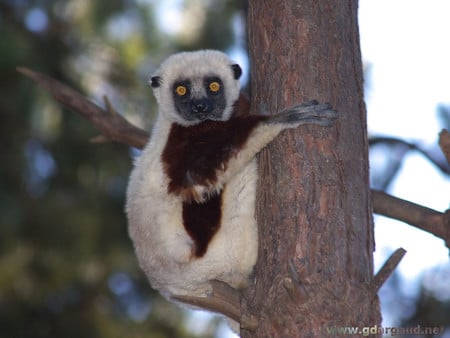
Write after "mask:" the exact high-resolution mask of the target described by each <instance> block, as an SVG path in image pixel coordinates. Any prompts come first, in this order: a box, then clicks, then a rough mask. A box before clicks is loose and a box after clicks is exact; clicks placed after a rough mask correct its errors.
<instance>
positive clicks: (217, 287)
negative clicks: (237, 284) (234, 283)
mask: <svg viewBox="0 0 450 338" xmlns="http://www.w3.org/2000/svg"><path fill="white" fill-rule="evenodd" d="M211 284H212V287H213V292H212V294H211V295H209V296H208V297H192V296H176V295H175V296H171V297H170V298H171V299H173V300H176V301H178V302H181V303H185V304H188V305H193V306H195V307H200V308H202V309H206V310H210V311H212V312H216V313H220V314H223V315H225V316H227V317H228V318H231V319H233V320H235V321H236V322H238V323H241V325H244V326H248V325H250V326H251V325H253V324H252V323H250V322H248V320H247V322H245V323H243V321H242V318H241V308H240V296H239V291H237V290H236V289H233V288H232V287H230V286H229V285H228V284H226V283H224V282H221V281H218V280H213V281H211Z"/></svg>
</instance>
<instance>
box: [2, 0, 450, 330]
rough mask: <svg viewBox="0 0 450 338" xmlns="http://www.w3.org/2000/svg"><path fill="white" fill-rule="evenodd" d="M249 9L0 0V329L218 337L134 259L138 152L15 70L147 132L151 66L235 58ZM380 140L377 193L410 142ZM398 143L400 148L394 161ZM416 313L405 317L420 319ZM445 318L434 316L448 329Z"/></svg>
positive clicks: (229, 1) (195, 1) (214, 1)
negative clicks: (132, 195) (130, 202)
mask: <svg viewBox="0 0 450 338" xmlns="http://www.w3.org/2000/svg"><path fill="white" fill-rule="evenodd" d="M171 6H177V7H178V8H182V9H183V10H182V11H172V10H171ZM245 8H246V1H238V0H226V1H224V0H208V1H201V0H177V1H156V0H97V1H88V0H40V1H39V0H35V1H27V0H0V37H1V38H0V74H1V78H0V135H1V136H0V137H1V140H2V142H1V143H0V147H1V151H0V338H3V337H5V338H6V337H7V338H15V337H20V338H27V337H33V338H44V337H45V338H47V337H64V338H70V337H74V338H75V337H77V338H78V337H84V338H89V337H95V338H103V337H104V338H111V337H129V338H133V337H147V338H150V337H194V336H195V337H214V336H218V335H220V333H219V331H220V330H221V329H223V327H222V326H220V325H219V324H218V323H217V321H210V320H209V319H208V320H205V321H203V320H202V321H201V320H200V317H193V315H192V313H191V312H187V311H184V310H181V309H179V308H178V307H175V306H173V305H171V304H169V303H168V302H166V301H165V300H164V299H162V298H161V297H160V296H159V295H158V294H157V293H156V292H154V291H152V290H151V288H150V287H149V285H148V282H147V280H146V278H145V276H144V274H143V273H142V272H141V271H140V270H139V268H138V265H137V260H136V258H135V256H134V252H133V248H132V245H131V241H130V240H129V238H128V233H127V228H126V219H125V214H124V195H125V189H126V184H127V179H128V175H129V172H130V169H131V164H132V157H133V156H135V155H136V151H135V150H133V149H130V148H128V147H126V146H124V145H118V144H113V143H107V144H91V143H89V139H91V138H93V137H95V136H96V135H98V132H97V131H96V130H95V129H94V128H93V127H92V126H91V125H90V124H89V123H88V122H86V121H84V120H82V119H81V118H80V117H79V116H77V115H75V114H73V113H72V112H68V111H66V110H65V109H64V108H62V107H61V106H60V105H59V104H57V103H56V102H55V101H54V100H53V99H52V98H51V97H50V96H49V95H48V94H47V93H46V92H45V91H44V90H42V89H41V88H38V87H37V86H36V85H35V84H34V83H33V82H32V81H31V80H29V79H28V78H26V77H24V76H22V75H20V74H19V73H17V71H16V67H17V66H25V67H29V68H31V69H33V70H37V71H40V72H42V73H45V74H48V75H50V76H52V77H54V78H56V79H58V80H60V81H62V82H64V83H67V84H69V85H71V86H73V87H74V88H76V89H78V90H80V91H81V92H83V93H85V94H86V96H88V97H89V98H90V99H91V100H92V101H94V102H96V103H97V104H99V105H102V106H103V104H104V103H103V96H104V95H106V96H108V98H109V100H110V101H111V103H112V105H113V107H114V108H115V109H116V110H117V111H119V112H120V113H123V114H124V115H125V116H126V117H127V118H128V119H129V120H131V121H132V122H133V123H135V124H137V125H139V126H142V127H144V128H145V129H149V128H150V126H151V122H152V119H153V116H154V114H155V101H154V99H153V96H152V94H151V90H150V88H149V87H148V86H147V85H146V81H147V78H148V76H149V75H150V74H151V73H152V71H153V70H154V69H155V67H157V66H158V65H159V63H160V62H161V61H162V60H163V59H164V58H165V57H167V56H168V55H170V54H172V53H174V52H177V51H179V50H194V49H199V48H215V49H221V50H224V51H228V52H236V51H240V53H241V55H242V53H244V54H245V48H246V44H245V33H244V32H245ZM162 17H164V20H162ZM445 116H447V115H445ZM447 122H448V121H447ZM381 141H382V140H379V139H378V141H377V142H374V143H373V144H375V145H377V146H378V147H379V146H380V144H383V146H384V147H386V151H387V152H386V151H385V152H384V154H389V156H390V157H389V158H391V157H392V159H390V160H389V159H388V160H389V161H390V162H389V163H390V165H387V166H386V168H387V169H383V168H381V169H379V170H378V171H376V172H375V171H374V173H375V174H376V177H372V179H373V180H374V182H375V181H376V179H377V178H378V180H379V181H380V180H381V181H382V182H381V183H379V184H377V186H378V187H379V188H386V187H388V186H389V184H390V182H391V180H392V178H393V177H394V176H395V174H396V172H397V171H396V170H395V169H396V168H398V166H399V163H400V162H399V161H401V159H402V158H403V155H404V154H405V153H406V152H407V151H410V150H412V151H416V150H417V149H414V147H409V148H408V145H405V144H404V143H402V142H400V143H398V142H392V140H390V141H391V143H393V144H394V146H389V144H387V143H388V142H385V143H382V142H381ZM399 144H400V146H402V147H403V148H402V151H401V154H402V155H401V156H400V155H399V156H391V155H390V154H392V152H394V153H395V152H397V153H398V151H397V150H396V149H399V148H398V147H399ZM393 147H397V148H393ZM405 149H406V150H405ZM387 157H388V155H386V158H387ZM384 165H386V164H384ZM442 165H443V166H444V167H443V168H444V169H443V171H444V172H445V171H447V174H448V172H450V170H449V169H448V166H447V167H446V164H445V163H444V164H442ZM390 288H392V289H395V288H397V289H399V288H401V285H398V284H396V283H394V282H391V283H390ZM397 295H398V293H397ZM418 298H419V296H418ZM433 302H434V303H433ZM436 302H438V303H439V304H438V305H436ZM419 303H420V304H426V306H428V307H429V306H431V305H430V304H432V305H433V308H434V309H439V308H441V309H442V311H444V312H442V311H441V312H440V313H444V314H445V311H447V310H448V306H449V302H448V300H446V299H444V300H443V301H442V300H441V301H438V300H436V299H435V298H433V299H432V301H430V299H428V300H427V299H425V298H424V296H423V295H421V296H420V302H419ZM398 304H399V301H398V299H397V303H396V305H393V306H397V305H398ZM408 304H409V305H410V304H411V303H408ZM422 308H423V306H417V307H416V309H417V313H410V316H409V317H410V318H412V319H411V320H412V321H409V322H408V324H410V325H414V324H415V323H420V324H422V325H425V323H426V322H425V319H423V318H424V317H420V314H419V312H420V311H419V309H422ZM421 311H422V310H421ZM208 318H209V317H208ZM434 318H436V317H434ZM442 318H443V319H442V320H441V321H439V322H438V323H437V324H436V323H435V322H433V324H436V325H438V324H439V325H444V324H445V323H447V324H445V325H448V319H446V318H448V317H446V316H445V315H444V316H442ZM446 320H447V321H446ZM193 322H195V324H196V325H193V324H192V323H193ZM427 322H428V321H427Z"/></svg>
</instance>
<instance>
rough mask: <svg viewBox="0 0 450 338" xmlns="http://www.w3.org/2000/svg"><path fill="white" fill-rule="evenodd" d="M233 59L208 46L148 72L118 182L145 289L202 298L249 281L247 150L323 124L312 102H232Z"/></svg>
mask: <svg viewBox="0 0 450 338" xmlns="http://www.w3.org/2000/svg"><path fill="white" fill-rule="evenodd" d="M241 74H242V71H241V68H240V67H239V65H237V64H235V63H234V62H233V61H231V60H230V59H229V58H228V57H227V56H226V55H225V54H224V53H222V52H219V51H213V50H200V51H195V52H182V53H178V54H175V55H172V56H170V57H169V58H168V59H166V60H165V61H164V62H163V63H162V64H161V66H160V68H159V70H158V71H157V72H156V73H155V74H154V75H153V76H152V77H151V83H150V84H151V87H152V88H153V91H154V94H155V96H156V99H157V102H158V106H159V113H158V116H157V120H156V123H155V124H154V127H153V131H152V134H151V138H150V140H149V142H148V144H147V145H146V146H145V148H144V150H143V151H142V153H141V155H140V156H139V157H138V158H137V159H136V161H135V165H134V169H133V170H132V173H131V177H130V180H129V185H128V190H127V202H126V212H127V217H128V222H129V234H130V237H131V239H132V241H133V243H134V247H135V250H136V254H137V257H138V260H139V264H140V266H141V268H142V269H143V270H144V272H145V274H146V275H147V277H148V279H149V281H150V284H151V285H152V287H153V288H155V289H157V290H159V291H160V293H161V294H163V295H164V296H166V297H167V298H170V297H171V296H174V295H188V296H196V297H197V296H198V297H205V296H207V295H208V294H209V293H210V292H211V283H210V281H211V280H219V281H222V282H225V283H227V284H228V285H230V286H231V287H232V288H236V289H239V288H243V287H245V286H247V285H248V283H249V278H250V275H251V273H252V269H253V267H254V265H255V263H256V259H257V252H258V234H257V231H258V230H257V224H256V220H255V195H256V186H257V181H258V172H257V166H256V161H255V155H256V154H257V153H258V152H259V151H260V150H261V149H262V148H264V147H265V146H266V145H267V144H268V143H269V142H271V141H272V140H273V139H274V138H275V137H276V136H277V135H278V134H279V133H280V132H281V131H283V130H284V129H287V128H295V127H297V126H299V125H302V124H316V125H321V126H329V125H331V123H332V120H333V119H334V118H335V117H336V112H335V111H334V110H333V109H332V108H331V106H330V105H329V104H318V103H317V102H316V101H312V102H309V103H308V104H302V105H297V106H294V107H292V108H289V109H286V110H283V111H281V112H280V113H278V114H276V115H250V114H246V113H245V112H244V113H242V112H240V111H239V108H237V107H238V105H237V101H238V97H239V92H240V85H239V78H240V76H241Z"/></svg>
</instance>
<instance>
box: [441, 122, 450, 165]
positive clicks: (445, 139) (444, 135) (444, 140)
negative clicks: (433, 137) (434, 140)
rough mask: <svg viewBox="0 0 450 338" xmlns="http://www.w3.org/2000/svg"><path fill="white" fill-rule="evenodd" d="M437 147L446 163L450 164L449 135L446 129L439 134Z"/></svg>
mask: <svg viewBox="0 0 450 338" xmlns="http://www.w3.org/2000/svg"><path fill="white" fill-rule="evenodd" d="M439 146H440V147H441V150H442V152H443V153H444V156H445V158H446V159H447V162H448V163H450V133H449V132H448V130H447V129H442V131H441V132H440V133H439Z"/></svg>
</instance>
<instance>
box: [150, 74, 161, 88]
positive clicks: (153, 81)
mask: <svg viewBox="0 0 450 338" xmlns="http://www.w3.org/2000/svg"><path fill="white" fill-rule="evenodd" d="M149 84H150V86H152V88H158V87H159V86H160V85H161V76H152V77H151V78H150V81H149Z"/></svg>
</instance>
